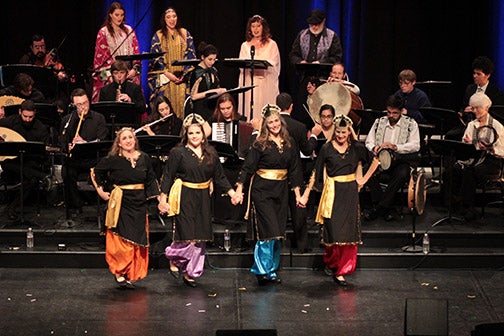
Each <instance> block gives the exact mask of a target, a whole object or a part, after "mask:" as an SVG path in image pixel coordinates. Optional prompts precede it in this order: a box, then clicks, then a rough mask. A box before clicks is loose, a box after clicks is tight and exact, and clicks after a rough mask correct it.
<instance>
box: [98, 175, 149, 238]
mask: <svg viewBox="0 0 504 336" xmlns="http://www.w3.org/2000/svg"><path fill="white" fill-rule="evenodd" d="M143 188H144V185H143V184H141V183H139V184H125V185H115V184H114V189H112V191H111V192H110V198H109V200H108V207H107V214H106V216H105V226H106V227H108V228H115V227H116V226H117V220H118V219H119V212H120V211H121V203H122V197H123V190H141V189H143Z"/></svg>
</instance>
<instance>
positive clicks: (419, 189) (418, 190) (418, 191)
mask: <svg viewBox="0 0 504 336" xmlns="http://www.w3.org/2000/svg"><path fill="white" fill-rule="evenodd" d="M426 197H427V189H426V188H425V176H424V173H418V174H411V176H410V181H409V185H408V208H409V209H411V210H416V212H417V214H418V215H421V214H423V212H424V208H425V199H426Z"/></svg>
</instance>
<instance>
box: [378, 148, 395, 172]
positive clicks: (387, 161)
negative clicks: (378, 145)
mask: <svg viewBox="0 0 504 336" xmlns="http://www.w3.org/2000/svg"><path fill="white" fill-rule="evenodd" d="M377 156H378V160H379V161H380V166H381V168H382V169H383V170H387V169H389V168H390V166H392V163H394V161H395V160H396V159H397V153H396V152H395V151H393V150H392V149H390V148H382V149H380V150H379V151H378V154H377Z"/></svg>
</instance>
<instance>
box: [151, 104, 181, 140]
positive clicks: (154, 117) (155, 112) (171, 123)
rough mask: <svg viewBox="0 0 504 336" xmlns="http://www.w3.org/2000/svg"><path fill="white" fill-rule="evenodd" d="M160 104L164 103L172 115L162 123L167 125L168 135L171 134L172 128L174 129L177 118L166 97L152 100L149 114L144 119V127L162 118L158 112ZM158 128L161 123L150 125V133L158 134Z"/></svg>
mask: <svg viewBox="0 0 504 336" xmlns="http://www.w3.org/2000/svg"><path fill="white" fill-rule="evenodd" d="M162 103H166V104H167V105H168V107H169V108H170V113H172V114H173V115H172V117H171V118H167V120H165V121H164V123H165V124H166V123H167V125H168V133H170V134H173V128H174V127H175V119H176V118H177V114H176V113H175V111H174V110H173V106H172V103H171V101H170V99H169V98H168V97H166V96H157V97H156V99H154V101H153V102H152V103H151V113H150V114H149V116H148V117H147V118H146V119H145V125H146V124H149V123H151V122H153V121H156V120H158V119H161V118H162V117H161V114H160V113H159V110H158V109H159V105H161V104H162ZM160 128H161V123H157V124H155V125H152V127H151V129H152V131H153V132H154V133H156V134H157V133H158V131H159V129H160ZM177 135H178V134H177Z"/></svg>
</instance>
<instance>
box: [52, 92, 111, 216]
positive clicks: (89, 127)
mask: <svg viewBox="0 0 504 336" xmlns="http://www.w3.org/2000/svg"><path fill="white" fill-rule="evenodd" d="M70 100H71V102H72V104H73V106H74V108H73V109H72V110H71V111H70V113H69V114H67V115H66V116H64V117H63V119H62V121H61V130H60V145H61V148H62V150H63V152H64V153H67V154H68V155H67V157H66V159H65V160H64V162H63V167H62V177H63V184H64V186H65V192H66V197H65V199H66V206H67V209H69V210H70V211H74V212H77V213H82V206H83V203H84V202H83V200H82V199H81V197H80V195H79V190H78V188H77V181H78V179H79V174H82V173H85V174H86V175H87V176H88V175H89V169H90V168H91V167H94V166H95V165H96V163H97V162H96V161H97V159H96V155H94V156H92V157H91V156H90V157H89V158H88V157H86V158H82V157H78V156H75V155H72V149H73V147H74V145H75V144H76V143H86V142H94V141H103V140H106V139H107V135H108V129H107V126H106V124H105V117H104V116H103V115H102V114H101V113H98V112H95V111H91V110H90V103H89V97H88V96H87V94H86V91H85V90H84V89H81V88H77V89H75V90H73V91H72V93H71V94H70Z"/></svg>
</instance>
